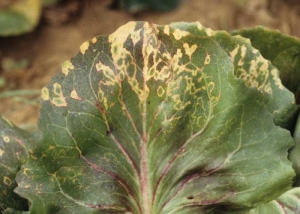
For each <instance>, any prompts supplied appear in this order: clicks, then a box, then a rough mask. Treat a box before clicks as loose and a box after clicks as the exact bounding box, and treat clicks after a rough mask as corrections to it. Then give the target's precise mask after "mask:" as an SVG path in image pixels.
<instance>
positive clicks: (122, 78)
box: [15, 22, 295, 214]
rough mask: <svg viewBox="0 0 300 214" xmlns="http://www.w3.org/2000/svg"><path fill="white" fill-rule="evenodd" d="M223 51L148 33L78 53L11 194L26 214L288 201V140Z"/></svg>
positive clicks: (184, 37) (178, 212)
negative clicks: (23, 202) (23, 201)
mask: <svg viewBox="0 0 300 214" xmlns="http://www.w3.org/2000/svg"><path fill="white" fill-rule="evenodd" d="M187 25H188V24H187ZM223 46H225V44H224V45H220V43H218V42H217V39H215V38H212V37H211V36H197V35H195V34H194V33H193V32H192V31H191V32H189V31H186V30H180V29H178V28H176V27H170V26H168V25H165V26H157V25H154V24H149V23H147V22H130V23H128V24H126V25H124V26H122V27H121V28H119V29H118V30H117V31H116V32H115V33H113V34H111V35H109V36H99V37H95V38H93V39H92V40H91V41H87V42H85V43H83V44H82V45H81V47H80V52H79V53H78V54H77V55H76V56H75V57H74V58H72V59H71V60H68V61H66V62H65V63H64V64H63V67H62V72H61V73H60V74H59V75H58V76H56V77H55V78H53V79H52V81H51V83H50V84H49V85H47V86H46V87H44V88H43V90H42V99H43V101H42V108H41V112H40V120H39V125H40V130H41V132H42V134H43V137H42V139H41V142H40V143H39V147H37V148H36V149H35V151H34V153H33V157H34V158H31V159H29V161H28V163H27V164H25V165H23V166H22V168H21V170H20V172H19V173H18V175H17V182H18V185H19V186H18V187H17V188H16V190H15V191H16V192H17V193H18V194H20V195H21V196H22V197H25V198H28V199H29V200H30V201H31V203H32V204H31V207H30V211H31V213H64V214H68V213H107V214H110V213H114V214H115V213H126V214H129V213H134V214H141V213H143V214H150V213H153V214H158V213H160V214H171V213H172V214H183V213H184V214H186V213H189V214H193V213H220V212H222V213H234V212H246V211H249V210H250V209H252V208H253V207H254V206H256V205H257V204H259V203H267V202H269V201H271V200H273V199H274V198H277V197H278V196H280V195H281V194H282V193H283V192H285V191H287V190H289V189H291V185H292V179H293V177H294V175H295V173H294V170H293V169H292V166H291V163H290V162H289V161H288V160H287V150H288V149H289V148H290V147H291V146H292V145H293V139H292V137H291V136H290V134H289V132H288V131H287V130H285V129H283V128H280V127H279V126H276V125H275V124H274V123H273V112H270V110H269V109H268V108H267V103H268V102H271V101H270V94H269V93H268V92H265V91H264V90H258V89H259V88H255V87H252V88H251V87H250V88H249V86H248V87H247V86H246V85H247V83H245V82H244V80H242V79H240V78H237V77H236V76H235V75H234V71H235V63H234V60H233V59H235V57H234V56H232V55H230V54H229V52H228V51H227V50H226V48H224V47H223ZM245 48H246V49H247V47H245ZM256 54H257V56H258V55H259V53H256ZM242 56H243V54H240V57H242ZM255 56H256V55H255ZM245 60H246V61H247V60H250V59H247V57H245ZM253 60H254V61H255V60H256V58H253ZM260 62H262V63H263V64H265V63H266V61H263V59H261V61H260ZM270 66H271V65H270ZM258 69H259V68H258ZM272 69H273V67H266V71H265V72H269V73H271V71H272ZM274 69H275V68H274ZM272 75H273V76H272V78H270V80H269V79H268V82H270V88H271V89H270V90H271V92H272V93H274V95H273V96H275V93H277V90H281V91H282V94H280V93H279V95H280V96H285V97H292V93H290V92H289V91H288V90H286V89H285V88H284V87H281V85H280V82H278V78H276V74H272ZM272 80H273V82H272ZM276 87H277V88H279V89H277V88H276ZM275 89H276V90H275ZM283 99H285V98H284V97H283ZM267 101H268V102H267ZM271 103H272V102H271ZM287 105H288V106H289V105H292V101H290V103H288V104H287ZM278 111H281V108H280V109H279V110H278ZM280 113H282V112H280ZM34 209H35V210H39V211H38V212H36V211H33V210H34Z"/></svg>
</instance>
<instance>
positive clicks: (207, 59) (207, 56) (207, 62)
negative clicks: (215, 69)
mask: <svg viewBox="0 0 300 214" xmlns="http://www.w3.org/2000/svg"><path fill="white" fill-rule="evenodd" d="M209 63H210V55H209V54H208V53H207V54H206V57H205V61H204V65H208V64H209Z"/></svg>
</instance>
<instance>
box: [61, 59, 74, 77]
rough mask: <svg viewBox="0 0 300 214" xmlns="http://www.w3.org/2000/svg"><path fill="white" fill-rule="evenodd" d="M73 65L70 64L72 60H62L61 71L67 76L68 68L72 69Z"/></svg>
mask: <svg viewBox="0 0 300 214" xmlns="http://www.w3.org/2000/svg"><path fill="white" fill-rule="evenodd" d="M74 68H75V67H74V65H73V64H72V62H71V61H70V60H67V61H64V62H63V63H62V72H63V73H64V74H65V75H66V76H67V75H68V73H69V71H70V69H74Z"/></svg>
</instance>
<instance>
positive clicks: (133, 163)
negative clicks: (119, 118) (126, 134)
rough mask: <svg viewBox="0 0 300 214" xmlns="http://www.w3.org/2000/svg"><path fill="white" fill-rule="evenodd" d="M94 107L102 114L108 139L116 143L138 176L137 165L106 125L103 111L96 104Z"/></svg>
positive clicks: (106, 120) (106, 121)
mask: <svg viewBox="0 0 300 214" xmlns="http://www.w3.org/2000/svg"><path fill="white" fill-rule="evenodd" d="M96 106H97V108H98V110H99V111H100V112H101V114H102V116H103V118H104V121H105V124H106V126H107V129H108V131H109V133H110V134H109V136H110V138H111V139H112V140H113V141H114V142H115V143H116V145H117V146H118V147H119V149H120V150H121V152H122V153H123V155H124V156H125V157H126V159H127V161H128V162H129V163H130V164H131V166H132V167H133V169H134V171H135V172H136V174H137V175H138V174H139V170H138V167H137V165H136V164H135V162H134V161H133V159H132V157H131V156H130V155H129V153H128V151H127V150H126V149H125V147H124V146H123V145H122V143H121V142H120V141H119V140H118V139H117V138H116V137H115V136H114V134H113V133H112V132H111V129H110V127H109V125H108V119H107V116H106V114H105V112H104V110H103V109H102V108H101V107H100V105H99V104H98V103H97V104H96Z"/></svg>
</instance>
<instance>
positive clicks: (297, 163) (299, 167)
mask: <svg viewBox="0 0 300 214" xmlns="http://www.w3.org/2000/svg"><path fill="white" fill-rule="evenodd" d="M293 137H294V141H295V145H294V147H293V148H292V149H291V150H290V154H289V159H290V160H291V161H292V162H293V168H294V169H295V171H296V174H297V177H296V179H295V185H297V186H299V185H300V115H299V116H298V121H297V124H296V128H295V130H294V136H293Z"/></svg>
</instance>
